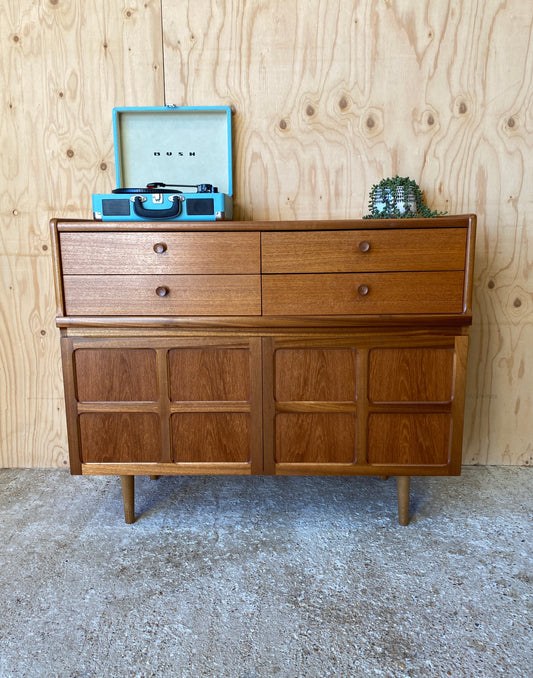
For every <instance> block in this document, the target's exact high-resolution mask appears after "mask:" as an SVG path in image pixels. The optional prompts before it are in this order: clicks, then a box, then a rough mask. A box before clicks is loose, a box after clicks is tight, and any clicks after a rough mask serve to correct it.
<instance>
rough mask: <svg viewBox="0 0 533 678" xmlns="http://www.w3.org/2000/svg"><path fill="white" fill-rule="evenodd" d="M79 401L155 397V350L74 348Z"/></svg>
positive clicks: (156, 396)
mask: <svg viewBox="0 0 533 678" xmlns="http://www.w3.org/2000/svg"><path fill="white" fill-rule="evenodd" d="M74 369H75V375H76V381H75V383H76V391H77V398H78V400H79V401H80V402H91V401H93V402H98V401H135V400H136V401H156V400H157V399H158V397H159V396H158V384H157V372H156V354H155V351H152V350H150V349H142V348H134V349H126V348H118V349H105V348H87V349H83V348H82V349H77V350H76V351H74Z"/></svg>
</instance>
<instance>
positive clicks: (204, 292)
mask: <svg viewBox="0 0 533 678" xmlns="http://www.w3.org/2000/svg"><path fill="white" fill-rule="evenodd" d="M63 287H64V297H65V307H66V313H67V315H78V316H97V315H105V316H121V315H127V316H165V315H170V316H173V315H176V316H182V315H191V316H202V315H216V316H218V315H230V316H232V315H234V316H239V315H261V279H260V276H258V275H159V276H150V275H65V276H64V277H63Z"/></svg>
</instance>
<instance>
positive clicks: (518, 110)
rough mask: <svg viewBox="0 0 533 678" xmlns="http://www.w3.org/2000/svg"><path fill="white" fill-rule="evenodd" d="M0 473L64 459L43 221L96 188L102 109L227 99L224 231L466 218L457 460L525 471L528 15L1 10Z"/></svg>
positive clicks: (531, 40) (88, 6) (289, 7)
mask: <svg viewBox="0 0 533 678" xmlns="http://www.w3.org/2000/svg"><path fill="white" fill-rule="evenodd" d="M0 36H1V41H0V44H1V50H2V53H1V57H2V58H1V61H0V85H1V89H0V100H1V102H2V117H1V119H0V138H1V141H2V149H3V152H2V156H1V157H2V161H1V178H2V181H3V186H4V193H3V194H2V195H1V196H0V206H1V210H0V214H1V230H0V295H1V296H0V439H1V449H0V465H4V466H54V465H62V464H65V463H66V434H65V427H64V412H63V400H62V387H61V373H60V364H59V349H58V335H57V331H56V330H55V329H54V321H53V313H54V303H53V298H52V295H53V286H52V281H51V262H50V249H49V242H48V231H47V228H48V218H49V217H50V216H52V215H54V216H79V217H87V218H88V217H90V216H91V214H90V202H91V201H90V196H91V194H92V193H94V192H100V191H106V190H108V189H110V188H111V187H112V185H113V177H114V166H113V157H112V144H113V142H112V132H111V108H112V107H113V106H114V105H132V106H136V105H161V104H163V103H167V104H177V105H193V104H197V105H214V104H229V105H231V106H232V107H233V110H234V116H233V134H234V142H235V143H234V188H235V210H236V215H235V216H236V218H242V219H278V218H284V219H293V218H294V219H303V218H324V219H327V218H345V217H360V216H362V215H363V214H364V213H365V212H366V203H367V195H368V192H369V189H370V187H371V185H372V184H373V183H375V182H377V181H379V179H381V178H382V177H383V176H390V175H394V174H396V173H398V174H400V175H402V176H410V177H411V178H415V179H416V180H417V181H418V182H419V183H420V185H421V186H422V188H423V189H424V190H425V193H426V198H427V201H428V203H429V204H430V206H431V207H433V208H438V209H441V210H448V211H449V212H450V213H464V212H476V213H477V214H478V230H479V233H478V239H477V254H476V268H475V278H476V287H475V294H474V314H475V320H474V326H473V328H472V333H471V337H472V341H471V351H470V357H469V375H468V385H467V411H466V415H467V416H466V426H465V451H464V460H465V462H466V463H478V464H530V463H533V449H532V442H531V440H532V437H533V405H532V393H533V372H532V363H533V320H532V318H533V313H532V306H533V285H532V283H531V270H532V266H533V263H532V260H533V258H532V255H531V250H530V251H529V252H528V231H529V232H531V227H528V223H529V222H531V223H533V5H532V4H531V3H529V2H524V1H523V0H507V1H506V2H503V1H500V0H442V1H439V2H431V1H430V0H416V1H415V0H360V1H359V2H354V1H353V0H352V1H350V2H349V1H348V0H328V1H327V2H326V1H325V0H291V2H287V1H286V0H269V1H268V2H264V1H263V0H194V1H193V0H188V1H187V0H181V1H180V2H178V1H177V0H158V1H155V0H144V1H137V0H121V1H118V2H112V3H100V2H97V1H96V0H91V1H87V0H85V1H83V0H39V1H37V0H3V3H2V7H1V8H0Z"/></svg>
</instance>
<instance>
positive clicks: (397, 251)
mask: <svg viewBox="0 0 533 678" xmlns="http://www.w3.org/2000/svg"><path fill="white" fill-rule="evenodd" d="M466 236H467V230H466V228H432V229H417V228H408V229H397V230H395V229H383V230H368V231H306V232H302V231H295V232H280V233H263V234H262V239H261V243H262V264H263V273H337V272H338V273H351V272H357V271H432V270H433V271H435V270H462V269H464V266H465V255H466Z"/></svg>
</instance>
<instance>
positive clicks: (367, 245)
mask: <svg viewBox="0 0 533 678" xmlns="http://www.w3.org/2000/svg"><path fill="white" fill-rule="evenodd" d="M359 249H360V250H361V252H368V250H369V249H370V243H369V242H368V241H367V240H363V241H362V242H360V243H359Z"/></svg>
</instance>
